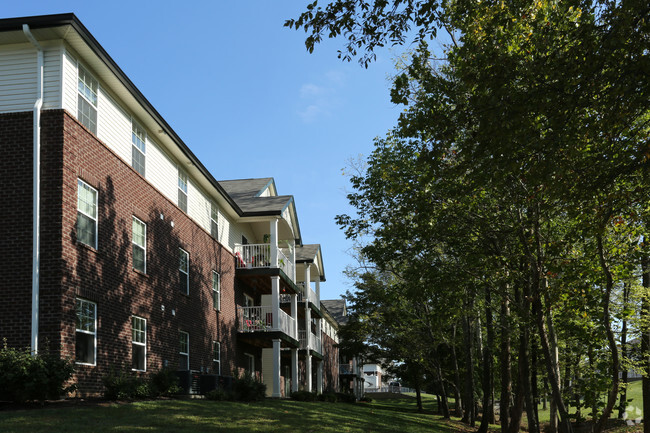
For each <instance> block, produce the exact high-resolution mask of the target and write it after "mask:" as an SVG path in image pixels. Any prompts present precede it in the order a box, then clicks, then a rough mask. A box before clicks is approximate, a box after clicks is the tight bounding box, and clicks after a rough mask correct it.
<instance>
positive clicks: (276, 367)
mask: <svg viewBox="0 0 650 433" xmlns="http://www.w3.org/2000/svg"><path fill="white" fill-rule="evenodd" d="M271 397H274V398H280V397H282V390H281V389H280V339H279V338H275V339H273V393H272V394H271Z"/></svg>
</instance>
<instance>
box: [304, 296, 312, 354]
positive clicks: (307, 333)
mask: <svg viewBox="0 0 650 433" xmlns="http://www.w3.org/2000/svg"><path fill="white" fill-rule="evenodd" d="M305 338H306V339H307V341H306V343H307V350H309V349H311V346H312V345H311V308H309V303H308V302H305Z"/></svg>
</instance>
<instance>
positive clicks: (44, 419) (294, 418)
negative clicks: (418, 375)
mask: <svg viewBox="0 0 650 433" xmlns="http://www.w3.org/2000/svg"><path fill="white" fill-rule="evenodd" d="M427 406H428V408H431V407H432V405H431V404H427ZM462 429H463V426H462V425H460V424H459V423H457V422H454V421H444V420H442V419H441V417H440V416H439V415H434V414H433V413H432V412H431V411H425V412H424V413H418V412H417V411H416V407H415V400H414V399H403V400H376V401H374V402H372V403H357V404H349V403H325V402H315V403H305V402H296V401H291V400H266V401H264V402H260V403H251V404H244V403H232V402H215V401H207V400H166V401H146V402H137V403H129V404H126V403H123V404H111V405H107V406H92V407H86V406H78V407H74V406H73V407H69V406H68V407H66V406H61V407H57V405H56V404H55V405H53V406H50V407H46V408H39V409H27V410H2V411H0V431H2V432H3V433H11V432H30V433H35V432H98V433H99V432H148V431H151V432H154V431H155V432H208V431H209V432H215V431H216V432H219V431H223V432H278V431H279V432H386V433H388V432H391V433H392V432H395V431H399V432H400V433H410V432H440V433H444V432H455V431H460V430H462Z"/></svg>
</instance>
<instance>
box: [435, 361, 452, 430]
mask: <svg viewBox="0 0 650 433" xmlns="http://www.w3.org/2000/svg"><path fill="white" fill-rule="evenodd" d="M435 369H436V376H438V381H439V383H440V399H441V400H442V401H441V406H440V407H441V409H442V416H443V418H445V419H449V418H450V416H449V402H448V401H447V391H446V389H445V381H444V379H443V377H442V370H441V369H440V365H438V364H436V366H435Z"/></svg>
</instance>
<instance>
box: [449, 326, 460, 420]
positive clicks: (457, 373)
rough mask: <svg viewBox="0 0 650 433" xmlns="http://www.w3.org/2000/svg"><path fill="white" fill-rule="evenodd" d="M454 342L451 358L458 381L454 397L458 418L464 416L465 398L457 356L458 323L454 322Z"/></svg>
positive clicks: (455, 412)
mask: <svg viewBox="0 0 650 433" xmlns="http://www.w3.org/2000/svg"><path fill="white" fill-rule="evenodd" d="M452 336H453V337H452V338H453V339H452V344H451V358H452V361H453V363H454V381H455V382H456V383H455V385H456V386H454V399H455V400H456V404H455V408H454V415H455V416H457V417H458V418H462V417H463V400H462V398H461V395H460V370H459V368H458V358H457V357H456V344H455V343H456V324H454V326H453V329H452Z"/></svg>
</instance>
